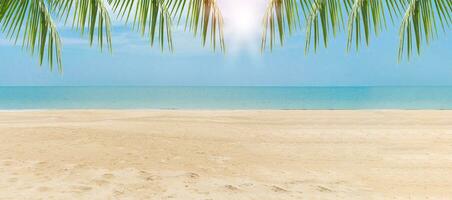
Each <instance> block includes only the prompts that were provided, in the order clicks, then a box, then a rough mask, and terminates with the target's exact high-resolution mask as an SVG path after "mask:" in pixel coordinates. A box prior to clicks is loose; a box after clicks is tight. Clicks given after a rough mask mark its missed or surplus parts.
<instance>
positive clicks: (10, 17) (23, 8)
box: [0, 0, 62, 72]
mask: <svg viewBox="0 0 452 200" xmlns="http://www.w3.org/2000/svg"><path fill="white" fill-rule="evenodd" d="M0 13H1V14H0V25H1V30H2V32H3V33H4V34H5V35H6V37H7V38H8V39H10V40H12V41H14V43H17V42H18V41H19V39H20V38H22V46H23V47H25V48H27V50H28V51H29V52H30V53H31V54H32V55H33V54H34V53H35V52H37V53H38V58H39V63H40V65H42V64H43V62H44V58H45V57H46V56H45V55H47V62H48V63H49V66H50V70H53V66H54V63H55V62H56V65H57V66H58V70H59V71H60V72H62V59H61V39H60V36H59V34H58V31H57V29H56V25H55V23H54V22H53V20H52V17H51V14H50V12H49V9H48V7H47V5H46V3H45V1H44V0H2V2H1V4H0Z"/></svg>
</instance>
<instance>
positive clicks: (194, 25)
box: [168, 0, 226, 52]
mask: <svg viewBox="0 0 452 200" xmlns="http://www.w3.org/2000/svg"><path fill="white" fill-rule="evenodd" d="M168 1H169V4H170V5H171V8H172V13H173V15H174V16H175V17H177V18H178V21H180V20H181V19H182V16H184V15H185V20H186V22H185V29H189V30H190V31H191V32H193V34H194V35H195V36H197V35H198V33H199V34H200V35H201V39H202V45H203V46H205V45H206V43H207V39H208V38H209V33H210V42H211V44H212V47H213V50H216V48H217V44H219V48H220V50H222V51H223V52H224V51H226V45H225V42H224V31H223V26H224V21H223V16H222V14H221V10H220V8H219V7H218V4H217V2H216V0H188V1H187V0H168Z"/></svg>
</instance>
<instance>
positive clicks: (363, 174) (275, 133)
mask: <svg viewBox="0 0 452 200" xmlns="http://www.w3.org/2000/svg"><path fill="white" fill-rule="evenodd" d="M451 188H452V111H170V110H168V111H163V110H161V111H157V110H156V111H152V110H149V111H143V110H136V111H127V110H124V111H109V110H90V111H77V110H74V111H64V110H61V111H21V112H16V111H11V112H10V111H2V112H0V199H2V200H3V199H5V200H6V199H8V200H10V199H89V200H92V199H184V200H185V199H196V200H208V199H212V200H216V199H224V200H226V199H256V200H265V199H426V198H427V199H450V198H451V197H452V189H451Z"/></svg>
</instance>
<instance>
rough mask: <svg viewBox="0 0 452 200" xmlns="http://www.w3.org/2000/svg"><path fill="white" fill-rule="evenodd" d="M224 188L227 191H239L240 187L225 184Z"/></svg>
mask: <svg viewBox="0 0 452 200" xmlns="http://www.w3.org/2000/svg"><path fill="white" fill-rule="evenodd" d="M224 188H226V190H228V191H233V192H237V191H240V189H239V188H238V187H235V186H233V185H225V186H224Z"/></svg>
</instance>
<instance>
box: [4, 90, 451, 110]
mask: <svg viewBox="0 0 452 200" xmlns="http://www.w3.org/2000/svg"><path fill="white" fill-rule="evenodd" d="M140 108H148V109H452V87H0V109H2V110H17V109H19V110H20V109H140Z"/></svg>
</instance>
